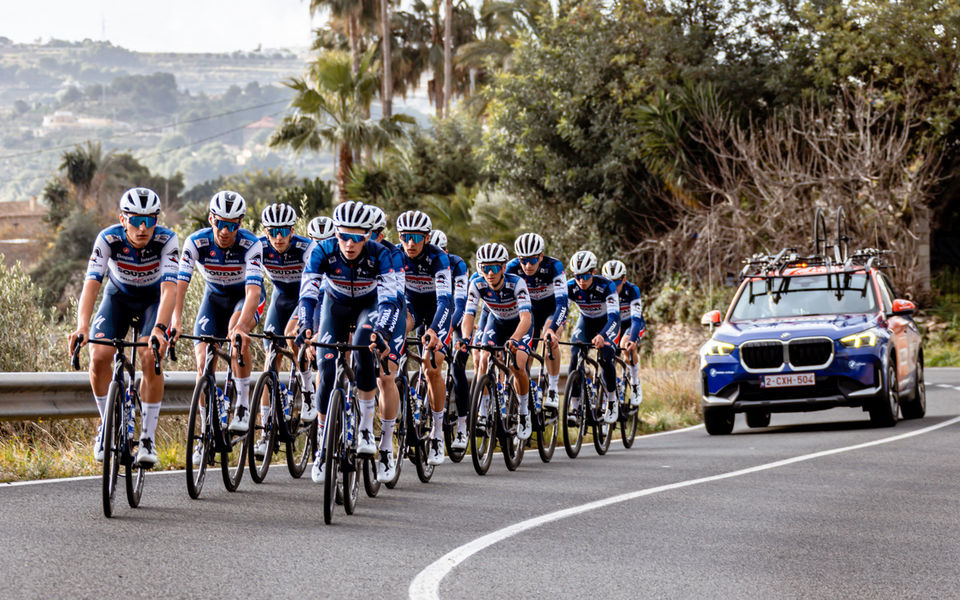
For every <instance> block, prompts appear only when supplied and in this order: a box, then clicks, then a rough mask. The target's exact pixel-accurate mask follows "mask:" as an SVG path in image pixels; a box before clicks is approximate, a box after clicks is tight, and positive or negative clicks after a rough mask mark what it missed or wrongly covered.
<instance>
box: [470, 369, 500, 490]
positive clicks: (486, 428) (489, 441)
mask: <svg viewBox="0 0 960 600" xmlns="http://www.w3.org/2000/svg"><path fill="white" fill-rule="evenodd" d="M493 393H494V389H493V377H491V376H490V374H489V373H487V374H485V375H483V376H482V377H481V378H480V379H479V380H478V381H477V383H476V385H475V386H474V388H473V396H472V398H471V399H470V415H469V416H468V417H467V434H468V436H469V438H470V439H469V440H468V441H469V444H470V457H471V459H472V460H473V469H474V470H475V471H476V472H477V475H486V474H487V471H489V470H490V463H491V462H493V446H494V444H495V435H496V417H495V415H493V414H490V413H491V411H490V406H489V405H490V403H492V401H493ZM484 395H486V396H487V398H488V402H487V406H486V412H487V413H488V414H486V415H484V414H482V413H481V406H480V405H481V397H482V396H484Z"/></svg>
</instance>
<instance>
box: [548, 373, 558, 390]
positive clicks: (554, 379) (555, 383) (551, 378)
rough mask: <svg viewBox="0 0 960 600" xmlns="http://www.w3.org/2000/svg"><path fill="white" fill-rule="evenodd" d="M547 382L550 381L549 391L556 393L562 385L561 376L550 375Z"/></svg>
mask: <svg viewBox="0 0 960 600" xmlns="http://www.w3.org/2000/svg"><path fill="white" fill-rule="evenodd" d="M547 381H548V384H547V389H549V390H550V391H552V392H556V391H557V386H559V385H560V375H549V374H548V375H547Z"/></svg>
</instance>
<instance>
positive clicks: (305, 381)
mask: <svg viewBox="0 0 960 600" xmlns="http://www.w3.org/2000/svg"><path fill="white" fill-rule="evenodd" d="M300 379H301V384H302V386H303V391H304V392H306V393H307V394H310V395H313V392H314V385H313V367H312V366H311V365H309V364H308V365H307V370H306V371H304V372H303V376H302V377H301V378H300Z"/></svg>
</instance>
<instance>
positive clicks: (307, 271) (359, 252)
mask: <svg viewBox="0 0 960 600" xmlns="http://www.w3.org/2000/svg"><path fill="white" fill-rule="evenodd" d="M333 223H334V225H335V226H336V228H337V234H336V237H335V238H330V239H327V240H324V241H322V242H320V243H319V244H314V245H313V246H312V248H311V251H310V255H309V256H308V257H307V265H306V267H305V268H304V270H303V278H302V280H301V285H300V306H299V311H300V323H302V324H303V325H302V328H303V329H302V331H301V335H302V336H304V337H305V338H306V339H307V340H310V341H313V340H314V338H316V341H319V342H322V343H337V342H345V341H347V337H348V336H349V334H350V327H351V326H352V325H356V331H355V333H354V336H353V343H354V344H358V345H359V344H362V345H368V344H373V343H377V342H379V341H382V340H388V339H390V332H391V331H392V330H393V329H394V328H395V327H396V326H397V324H396V323H397V322H396V320H397V315H398V313H399V300H398V295H397V290H396V285H395V281H396V280H395V275H394V271H393V267H392V264H393V262H392V257H391V256H390V252H389V251H388V250H387V249H386V248H385V247H384V246H382V245H380V244H378V243H377V242H374V241H371V240H370V239H369V238H370V230H371V227H372V225H373V220H372V217H371V210H370V208H369V207H368V206H366V205H364V204H363V203H361V202H353V201H347V202H343V203H342V204H339V205H338V206H337V208H336V209H335V210H334V211H333ZM323 277H326V285H327V289H326V293H325V294H324V297H323V304H322V305H321V306H320V328H319V329H318V330H317V331H314V330H313V329H312V327H313V325H312V324H313V315H314V312H315V311H316V308H317V287H316V286H315V285H314V282H315V281H317V280H318V279H321V278H323ZM378 345H379V344H378ZM313 354H314V348H313V347H312V346H310V347H309V348H308V357H309V358H311V359H312V358H313ZM357 359H358V360H357V362H358V368H357V372H356V375H357V389H358V394H357V398H358V400H359V401H360V402H361V403H367V402H371V401H373V399H374V395H375V393H376V380H375V370H376V367H375V365H374V355H373V352H361V353H358V355H357ZM335 368H336V352H335V351H333V350H325V351H324V352H323V353H322V358H321V360H320V368H319V371H320V383H319V385H318V387H317V404H318V413H319V416H318V418H317V424H318V427H317V439H318V442H319V443H318V450H317V455H316V459H315V460H314V461H313V469H312V471H311V478H312V479H313V481H314V482H315V483H323V456H322V448H323V443H322V442H323V428H324V424H325V423H326V410H327V403H328V402H329V399H330V393H331V391H332V390H333V386H334V371H335Z"/></svg>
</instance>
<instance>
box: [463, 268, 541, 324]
mask: <svg viewBox="0 0 960 600" xmlns="http://www.w3.org/2000/svg"><path fill="white" fill-rule="evenodd" d="M481 301H482V302H483V303H484V304H485V305H486V306H487V308H488V309H489V310H490V316H491V317H492V318H494V319H497V320H500V321H509V320H512V319H516V318H518V317H519V316H520V313H522V312H525V313H530V314H532V308H531V306H530V294H529V293H528V292H527V284H526V282H524V281H523V279H521V278H519V277H517V276H516V275H513V274H511V273H505V274H504V276H503V284H502V285H501V286H500V289H497V290H495V289H493V288H492V287H490V284H488V283H487V280H486V279H484V278H483V277H477V278H475V279H472V280H471V281H470V289H469V290H468V291H467V307H466V313H467V314H468V315H476V314H477V307H478V306H479V305H480V302H481Z"/></svg>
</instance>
